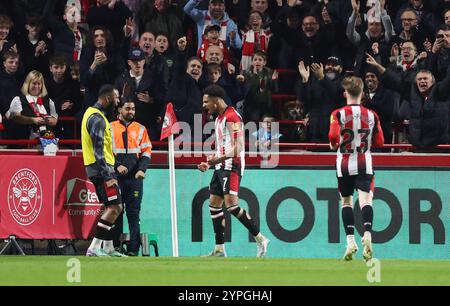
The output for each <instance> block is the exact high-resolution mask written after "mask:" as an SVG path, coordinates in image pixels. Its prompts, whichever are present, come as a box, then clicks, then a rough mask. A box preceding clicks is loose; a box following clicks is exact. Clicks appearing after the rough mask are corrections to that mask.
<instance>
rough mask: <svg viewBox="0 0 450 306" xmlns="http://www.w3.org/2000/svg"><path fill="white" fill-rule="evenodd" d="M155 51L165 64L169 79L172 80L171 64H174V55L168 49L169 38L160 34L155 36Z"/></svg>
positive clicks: (164, 34)
mask: <svg viewBox="0 0 450 306" xmlns="http://www.w3.org/2000/svg"><path fill="white" fill-rule="evenodd" d="M155 51H156V53H157V54H158V55H159V56H161V58H162V59H163V61H164V62H165V63H166V65H167V67H168V68H169V72H170V76H171V77H170V78H172V74H173V64H174V60H175V58H174V54H173V52H172V50H171V48H170V43H169V37H168V35H167V34H166V33H163V32H160V33H157V34H156V39H155Z"/></svg>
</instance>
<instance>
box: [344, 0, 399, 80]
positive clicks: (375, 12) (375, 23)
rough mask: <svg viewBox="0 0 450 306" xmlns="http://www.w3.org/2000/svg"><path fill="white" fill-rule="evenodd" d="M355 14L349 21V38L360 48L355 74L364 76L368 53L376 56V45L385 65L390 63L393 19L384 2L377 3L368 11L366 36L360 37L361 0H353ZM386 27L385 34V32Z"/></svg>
mask: <svg viewBox="0 0 450 306" xmlns="http://www.w3.org/2000/svg"><path fill="white" fill-rule="evenodd" d="M351 1H352V7H353V13H352V15H351V16H350V18H349V20H348V25H347V38H348V39H349V40H350V42H351V43H352V44H353V45H354V46H355V47H357V48H358V51H357V54H356V60H355V69H354V72H355V74H356V75H361V74H363V72H364V70H365V66H366V61H365V59H366V53H370V54H371V55H374V53H373V49H374V44H375V46H376V49H377V50H378V53H379V55H380V56H381V61H382V63H383V64H385V65H386V64H387V63H388V61H389V54H390V49H389V44H390V41H391V39H392V37H393V36H394V34H395V33H394V28H393V26H392V21H391V17H389V15H388V14H387V11H386V10H385V8H384V3H385V2H384V1H383V2H382V3H380V2H379V1H377V2H376V5H375V6H374V7H372V8H371V9H370V10H369V11H368V13H367V14H368V20H367V25H368V27H367V31H366V32H365V33H364V35H360V34H359V33H358V32H357V31H356V24H357V20H360V19H361V17H360V2H359V0H351ZM383 27H384V32H383Z"/></svg>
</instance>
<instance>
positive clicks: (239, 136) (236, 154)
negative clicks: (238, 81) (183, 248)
mask: <svg viewBox="0 0 450 306" xmlns="http://www.w3.org/2000/svg"><path fill="white" fill-rule="evenodd" d="M203 107H204V108H205V109H207V110H208V113H209V114H217V115H218V117H217V119H216V126H215V133H216V148H217V152H216V155H215V156H214V157H208V159H207V161H206V162H202V163H201V164H200V165H198V169H199V170H200V171H202V172H205V171H206V170H208V169H209V167H211V166H215V171H214V174H213V177H212V180H211V183H210V185H209V192H210V198H209V201H210V206H209V208H210V212H211V218H212V222H213V227H214V232H215V234H216V247H215V249H214V251H212V252H211V253H210V254H209V256H226V252H225V246H224V240H225V238H224V232H225V229H224V228H225V219H224V214H223V210H222V206H223V203H224V202H225V207H226V209H227V210H228V212H229V213H231V214H232V215H233V216H235V217H236V218H237V219H238V220H239V221H240V222H241V223H242V224H243V225H244V226H245V227H246V228H247V229H248V230H249V231H250V233H252V235H253V236H255V241H256V244H257V246H258V251H257V254H256V256H257V257H263V256H264V255H265V253H266V251H267V245H268V243H269V239H267V238H266V237H264V236H263V235H262V234H261V233H260V232H259V226H258V225H257V224H256V222H255V221H254V220H253V219H252V218H251V217H250V215H249V214H248V213H247V212H246V211H245V210H244V209H243V208H241V207H239V205H238V201H239V197H238V193H239V184H240V181H241V177H242V175H243V174H244V167H245V159H244V158H245V142H244V126H243V123H242V118H241V116H240V115H239V114H238V112H237V111H236V110H235V109H234V108H233V107H230V106H228V105H227V104H226V103H225V91H224V90H223V88H222V87H220V86H218V85H211V86H208V87H207V88H205V90H204V96H203Z"/></svg>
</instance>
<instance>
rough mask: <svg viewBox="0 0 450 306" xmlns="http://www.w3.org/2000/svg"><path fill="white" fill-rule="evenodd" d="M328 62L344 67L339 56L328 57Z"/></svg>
mask: <svg viewBox="0 0 450 306" xmlns="http://www.w3.org/2000/svg"><path fill="white" fill-rule="evenodd" d="M327 63H333V64H335V65H338V66H341V67H342V60H341V59H340V58H339V57H337V56H330V57H329V58H327Z"/></svg>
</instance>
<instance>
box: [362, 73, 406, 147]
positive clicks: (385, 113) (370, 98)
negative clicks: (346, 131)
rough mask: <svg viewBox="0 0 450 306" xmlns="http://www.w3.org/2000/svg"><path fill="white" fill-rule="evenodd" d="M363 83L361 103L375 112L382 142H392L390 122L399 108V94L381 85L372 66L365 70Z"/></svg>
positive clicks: (377, 74)
mask: <svg viewBox="0 0 450 306" xmlns="http://www.w3.org/2000/svg"><path fill="white" fill-rule="evenodd" d="M364 83H365V85H366V86H365V87H366V89H365V91H364V96H363V97H364V98H363V103H362V105H363V106H364V107H367V108H369V109H371V110H373V111H374V112H375V113H377V115H378V117H379V119H380V124H381V129H382V130H383V135H384V143H392V122H393V121H394V112H395V110H396V109H397V110H398V109H399V104H400V96H399V94H397V93H395V92H393V91H391V90H389V89H386V88H384V87H382V86H381V84H380V77H379V73H378V71H377V70H376V69H373V68H372V67H369V68H368V70H367V71H366V73H365V75H364Z"/></svg>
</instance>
